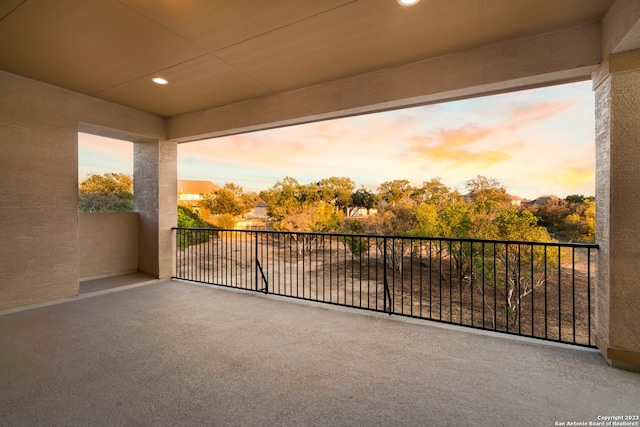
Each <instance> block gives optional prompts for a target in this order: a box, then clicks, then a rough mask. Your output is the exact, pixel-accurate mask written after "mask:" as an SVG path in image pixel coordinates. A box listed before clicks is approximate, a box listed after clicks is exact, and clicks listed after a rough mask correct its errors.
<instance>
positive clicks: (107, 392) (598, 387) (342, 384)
mask: <svg viewBox="0 0 640 427" xmlns="http://www.w3.org/2000/svg"><path fill="white" fill-rule="evenodd" d="M634 415H640V374H638V373H633V372H628V371H623V370H618V369H614V368H611V367H609V366H608V365H607V364H606V363H605V361H604V360H603V359H602V357H601V356H600V355H599V353H597V352H596V351H593V350H591V349H582V348H576V347H569V346H565V345H557V344H548V343H544V342H541V341H534V340H529V339H521V338H514V337H509V336H503V335H497V334H492V333H486V332H477V331H474V330H465V329H461V328H457V327H446V326H442V325H439V324H434V323H430V322H426V321H416V320H408V319H402V318H398V317H396V316H388V315H383V314H378V313H369V312H365V311H361V310H355V309H343V308H337V307H332V306H325V305H321V304H313V303H306V302H300V301H297V300H291V299H283V298H279V297H274V296H265V295H262V294H257V293H250V292H246V291H235V290H229V289H223V288H215V287H205V286H200V285H196V284H190V283H184V282H178V281H165V282H159V283H152V284H148V285H146V286H141V287H134V288H127V289H125V290H122V291H118V292H111V293H102V294H99V295H95V296H91V297H85V298H79V299H75V300H72V301H68V302H64V303H60V304H54V305H48V306H44V307H39V308H34V309H29V310H24V311H19V312H12V313H8V314H3V315H1V316H0V425H3V426H4V425H7V426H49V425H52V426H53V425H55V426H403V425H405V426H474V425H478V426H558V425H561V423H565V424H564V425H572V424H571V423H578V422H584V423H585V424H584V425H589V424H588V423H589V422H592V423H596V422H599V421H603V417H611V416H634ZM632 422H634V421H632ZM567 423H568V424H567ZM605 423H606V421H605V422H603V424H602V425H606V424H605ZM574 425H580V424H574ZM609 425H613V424H609ZM618 425H624V424H618ZM627 425H634V424H627ZM635 425H639V423H636V424H635Z"/></svg>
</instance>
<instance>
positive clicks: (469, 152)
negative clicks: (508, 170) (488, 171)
mask: <svg viewBox="0 0 640 427" xmlns="http://www.w3.org/2000/svg"><path fill="white" fill-rule="evenodd" d="M491 132H492V130H491V129H490V128H482V127H477V126H473V125H470V126H465V127H462V128H458V129H440V130H438V131H437V132H436V135H435V136H434V137H423V136H414V137H412V138H411V140H412V141H413V143H412V144H411V145H410V147H409V148H408V150H407V155H408V157H409V158H412V159H414V160H416V159H418V160H421V161H423V162H430V163H431V162H441V163H443V164H446V165H447V166H446V167H445V168H444V169H451V168H487V167H490V166H492V165H494V164H496V163H501V162H506V161H509V160H510V159H512V157H513V155H512V153H513V151H515V150H519V149H521V148H522V146H523V144H522V143H521V142H516V143H509V144H501V146H502V147H503V149H502V150H496V149H487V148H486V147H487V146H488V145H489V142H488V141H485V140H486V139H487V137H488V136H489V135H490V134H491Z"/></svg>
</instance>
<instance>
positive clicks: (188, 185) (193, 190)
mask: <svg viewBox="0 0 640 427" xmlns="http://www.w3.org/2000/svg"><path fill="white" fill-rule="evenodd" d="M219 188H220V187H219V186H218V185H216V184H214V183H213V182H211V181H193V180H180V181H178V194H207V193H210V192H212V191H215V190H217V189H219Z"/></svg>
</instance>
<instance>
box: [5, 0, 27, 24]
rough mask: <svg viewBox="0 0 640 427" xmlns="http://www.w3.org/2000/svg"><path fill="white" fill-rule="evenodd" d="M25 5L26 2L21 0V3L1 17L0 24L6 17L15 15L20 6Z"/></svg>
mask: <svg viewBox="0 0 640 427" xmlns="http://www.w3.org/2000/svg"><path fill="white" fill-rule="evenodd" d="M26 3H27V0H23V2H22V3H20V4H19V5H17V6H16V7H15V8H13V9H12V10H11V11H10V12H9V13H7V14H6V15H5V16H3V17H2V18H0V22H2V21H4V20H5V19H7V18H8V17H10V16H11V15H13V14H14V13H15V11H16V10H18V9H20V8H21V7H22V6H24V5H25V4H26Z"/></svg>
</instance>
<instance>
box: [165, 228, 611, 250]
mask: <svg viewBox="0 0 640 427" xmlns="http://www.w3.org/2000/svg"><path fill="white" fill-rule="evenodd" d="M172 230H195V231H198V230H201V231H215V232H235V233H261V234H282V235H314V236H318V237H324V236H327V237H360V238H369V239H371V238H374V239H381V238H386V239H411V240H423V241H441V242H461V243H489V244H493V243H495V244H504V245H512V244H513V245H539V246H551V247H570V248H590V249H598V248H599V245H598V244H597V243H572V242H534V241H526V240H495V239H471V238H457V237H427V236H410V235H387V234H352V233H319V232H301V231H277V230H234V229H229V228H187V227H172Z"/></svg>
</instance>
